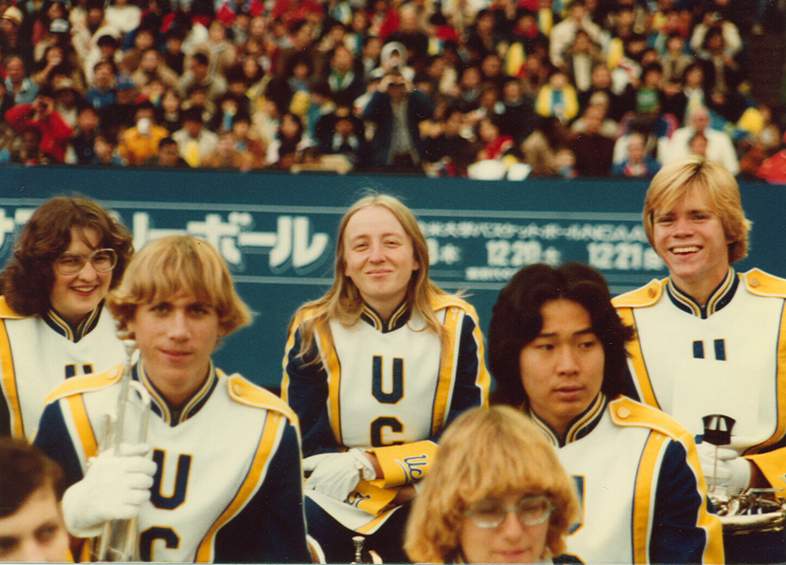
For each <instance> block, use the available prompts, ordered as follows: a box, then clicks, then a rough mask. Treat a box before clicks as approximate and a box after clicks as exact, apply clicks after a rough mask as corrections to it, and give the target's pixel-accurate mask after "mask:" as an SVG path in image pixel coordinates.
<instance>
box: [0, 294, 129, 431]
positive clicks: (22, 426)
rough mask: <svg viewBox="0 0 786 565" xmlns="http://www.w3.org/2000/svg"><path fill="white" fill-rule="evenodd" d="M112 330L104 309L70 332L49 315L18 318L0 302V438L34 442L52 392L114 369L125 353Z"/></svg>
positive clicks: (110, 321) (55, 317) (3, 302)
mask: <svg viewBox="0 0 786 565" xmlns="http://www.w3.org/2000/svg"><path fill="white" fill-rule="evenodd" d="M115 331H116V329H115V321H114V319H113V318H112V316H111V315H110V314H109V311H108V310H106V309H105V308H103V307H102V305H101V306H99V307H98V308H96V309H95V310H94V311H93V312H91V313H90V314H89V315H88V316H87V317H86V318H85V319H84V320H83V321H82V323H81V324H80V325H79V327H78V328H76V329H73V328H71V327H70V326H69V325H68V323H67V322H66V321H65V320H63V319H62V318H61V317H60V316H58V315H57V313H56V312H54V311H53V310H50V311H49V312H48V313H47V314H46V315H44V316H22V315H20V314H17V313H16V312H14V311H13V310H12V309H11V308H10V306H8V304H6V301H5V298H4V297H0V436H8V435H10V436H13V437H18V438H28V439H32V438H33V437H34V436H35V431H36V428H37V427H38V421H39V420H40V419H41V412H42V411H43V410H44V399H45V398H46V395H47V394H49V393H50V392H51V391H52V389H54V388H55V387H56V386H57V385H59V384H60V383H62V382H63V381H64V380H66V379H68V378H71V377H74V376H80V375H89V374H98V373H103V372H104V371H106V370H108V369H110V368H112V367H114V366H115V365H117V363H118V362H119V361H120V360H122V359H123V357H124V355H125V353H124V351H123V344H122V342H121V341H120V340H119V339H117V337H116V335H115Z"/></svg>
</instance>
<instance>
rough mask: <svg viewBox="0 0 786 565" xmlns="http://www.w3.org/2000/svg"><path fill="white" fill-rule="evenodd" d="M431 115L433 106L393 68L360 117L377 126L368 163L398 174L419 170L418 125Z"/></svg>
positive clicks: (420, 148)
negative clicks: (390, 169)
mask: <svg viewBox="0 0 786 565" xmlns="http://www.w3.org/2000/svg"><path fill="white" fill-rule="evenodd" d="M433 113H434V103H433V102H432V101H431V99H430V98H429V97H428V96H426V95H425V94H423V93H422V92H420V91H418V90H414V88H413V85H412V83H411V82H409V81H408V80H406V79H405V78H404V75H403V74H402V73H401V71H399V70H398V69H393V70H392V71H391V72H389V73H388V74H387V75H386V76H385V77H383V78H382V80H381V81H380V83H379V87H378V89H377V91H376V92H374V94H373V95H372V96H371V100H369V102H368V105H367V106H366V108H365V110H364V111H363V114H362V115H361V117H362V118H363V119H364V120H370V121H372V122H374V123H375V124H376V125H377V129H376V131H375V133H374V138H373V139H372V141H371V164H372V165H373V166H376V167H382V168H395V169H396V170H397V171H400V172H401V171H413V172H414V171H422V170H423V169H422V165H421V162H422V160H423V141H422V139H421V137H420V129H419V127H418V126H419V124H420V122H422V121H423V120H426V119H428V118H430V117H431V115H432V114H433Z"/></svg>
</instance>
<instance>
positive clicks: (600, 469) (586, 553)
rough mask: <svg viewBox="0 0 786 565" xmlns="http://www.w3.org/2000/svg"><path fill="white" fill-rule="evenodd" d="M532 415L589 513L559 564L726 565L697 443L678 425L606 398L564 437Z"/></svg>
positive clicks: (628, 403)
mask: <svg viewBox="0 0 786 565" xmlns="http://www.w3.org/2000/svg"><path fill="white" fill-rule="evenodd" d="M531 416H532V419H533V421H534V422H535V423H536V424H537V425H539V426H540V427H541V428H542V429H543V431H544V433H545V434H546V436H547V437H548V438H549V440H550V441H551V442H552V444H553V445H554V447H555V448H557V455H558V456H559V459H560V461H561V462H562V465H563V467H565V471H567V473H568V474H569V475H571V476H572V477H573V479H574V481H575V483H576V489H577V492H578V495H579V501H580V503H581V508H582V517H581V520H580V521H579V522H578V523H575V524H572V525H571V529H570V535H569V536H568V537H567V544H568V549H567V554H566V555H563V556H561V557H560V558H557V559H555V561H556V562H576V561H578V562H581V563H723V557H724V555H723V539H722V533H721V524H720V520H719V519H718V517H717V516H715V515H714V514H710V513H709V512H708V510H707V493H706V485H705V483H704V477H703V475H702V473H701V465H700V463H699V456H698V453H697V452H696V445H695V444H694V442H693V438H692V437H691V436H690V434H689V433H688V432H686V431H685V429H683V428H682V427H681V426H679V425H678V424H677V423H676V422H675V421H674V420H672V419H671V418H669V417H668V416H666V415H665V414H664V413H663V412H660V411H658V410H655V409H653V408H650V407H648V406H644V405H643V404H640V403H638V402H634V401H633V400H631V399H630V398H627V397H625V396H618V397H617V398H616V399H614V400H611V401H608V400H607V399H606V397H605V396H604V395H603V393H601V394H599V395H598V397H597V398H596V399H595V401H594V402H593V403H592V404H591V405H590V406H589V408H587V410H586V411H585V412H584V414H582V415H581V416H579V417H578V418H577V419H576V421H575V422H574V423H573V424H572V425H571V427H570V428H569V429H568V431H567V432H566V433H565V435H564V436H562V437H559V436H558V435H557V434H556V433H555V432H554V431H553V430H551V428H549V426H548V425H547V424H546V423H545V422H544V421H543V420H541V419H539V418H538V417H537V416H535V415H534V414H531Z"/></svg>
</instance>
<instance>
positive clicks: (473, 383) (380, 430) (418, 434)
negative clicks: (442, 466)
mask: <svg viewBox="0 0 786 565" xmlns="http://www.w3.org/2000/svg"><path fill="white" fill-rule="evenodd" d="M433 309H434V312H435V313H436V315H437V318H438V319H439V321H440V322H441V323H442V324H444V325H445V326H446V328H447V332H448V344H447V346H444V347H443V346H442V344H441V343H440V339H439V337H438V336H437V335H436V334H434V333H433V332H431V331H427V330H425V321H424V320H423V319H422V317H421V316H420V315H418V314H415V313H413V312H411V311H410V310H408V309H407V308H406V302H404V303H402V304H401V305H400V306H399V308H398V309H397V310H396V311H395V312H394V313H393V314H392V316H391V317H390V319H389V321H388V322H387V323H385V322H383V321H382V319H381V318H380V316H379V315H378V314H377V313H376V312H375V311H374V310H373V309H372V308H370V307H369V306H368V305H366V306H365V307H364V310H363V313H362V315H361V318H360V321H359V322H358V323H357V324H355V325H354V326H352V327H349V328H346V327H344V326H342V325H341V324H340V323H339V322H337V321H331V322H329V324H327V325H326V326H324V327H317V328H316V331H315V342H314V347H313V349H312V351H309V352H307V353H306V355H305V357H304V358H300V357H299V355H300V353H301V329H300V325H301V324H302V323H303V322H305V321H306V320H308V319H309V318H311V317H312V316H314V315H315V312H314V311H313V310H308V309H302V310H301V311H299V312H298V313H297V315H296V317H295V320H294V322H293V324H292V326H291V328H290V332H289V339H288V342H287V350H286V355H285V357H284V377H283V382H282V398H283V399H284V400H285V401H287V402H288V403H289V405H290V406H291V407H292V409H293V410H294V411H295V412H296V413H297V415H298V418H299V420H300V426H301V431H302V433H303V456H304V457H306V458H308V457H310V456H314V455H318V454H324V453H331V452H333V453H336V452H341V451H346V450H347V449H348V448H359V449H360V450H368V451H371V452H373V453H374V454H376V456H377V458H378V461H379V464H380V466H381V468H382V470H383V472H384V479H375V480H371V481H366V480H362V479H361V481H360V483H359V484H358V486H357V487H356V488H355V490H354V492H352V493H350V495H349V496H348V497H347V499H346V500H344V501H341V500H338V499H336V498H332V497H330V496H328V495H326V494H323V493H321V492H317V491H314V490H308V489H307V490H306V511H307V515H308V520H309V533H310V534H311V535H312V536H313V537H315V538H316V539H317V541H319V542H320V543H322V544H323V546H324V544H325V541H326V540H325V537H328V538H330V537H331V536H326V535H321V533H320V532H319V531H317V529H319V528H320V526H319V525H317V521H316V518H315V519H314V520H312V515H314V514H316V515H318V516H322V517H324V513H327V514H328V515H329V516H330V517H332V518H333V519H334V520H335V521H337V522H339V523H340V524H341V525H343V527H344V528H345V529H347V533H348V534H349V535H354V533H353V532H352V531H354V532H357V533H362V534H366V535H369V534H373V533H374V532H377V531H378V530H379V528H380V527H381V526H382V525H383V524H385V523H386V521H388V520H389V519H390V518H391V517H392V516H394V514H395V513H396V511H397V510H399V509H400V508H402V507H401V506H396V507H393V506H391V504H390V503H391V502H392V501H393V499H394V498H395V496H396V494H397V493H398V491H399V490H400V488H401V487H402V486H403V485H407V484H417V482H418V481H419V480H420V479H422V478H423V477H425V475H426V473H427V472H428V468H429V465H430V464H431V462H432V460H433V457H434V454H435V452H436V449H437V436H438V435H439V434H440V433H441V431H442V430H443V429H444V428H445V427H446V426H447V424H448V423H450V422H451V421H452V420H453V418H455V417H456V416H457V415H459V414H460V413H461V412H463V411H464V410H467V409H468V408H472V407H475V406H481V405H486V403H487V401H488V399H487V397H488V390H489V384H490V377H489V375H488V372H487V371H486V368H485V363H484V356H483V337H482V335H481V332H480V327H479V324H478V319H477V315H476V313H475V310H474V308H473V307H472V306H471V305H469V304H468V303H466V302H465V301H463V300H461V299H459V298H455V297H451V296H441V297H438V298H437V299H436V300H435V303H434V304H433ZM307 461H308V460H307ZM315 506H318V507H319V508H321V509H322V512H320V511H319V509H318V508H315ZM402 516H403V515H402ZM401 518H402V517H401V516H399V517H398V519H399V520H400V519H401ZM321 520H322V518H320V522H319V523H321V524H323V523H324V521H321ZM328 522H330V520H328ZM393 523H394V522H391V524H393ZM401 525H402V527H403V522H402V523H401ZM391 527H392V526H391ZM331 535H332V534H331ZM393 542H395V543H397V544H398V546H399V550H400V545H401V542H400V540H393V539H391V543H393ZM328 543H329V542H328ZM351 547H352V546H351V543H350V544H347V550H351ZM326 553H327V552H326ZM384 557H385V555H384V554H383V558H384Z"/></svg>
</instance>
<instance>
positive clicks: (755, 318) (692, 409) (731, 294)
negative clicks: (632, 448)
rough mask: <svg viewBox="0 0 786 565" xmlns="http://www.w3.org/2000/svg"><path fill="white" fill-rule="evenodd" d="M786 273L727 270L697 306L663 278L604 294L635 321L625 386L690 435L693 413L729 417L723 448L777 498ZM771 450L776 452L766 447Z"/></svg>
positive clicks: (785, 366)
mask: <svg viewBox="0 0 786 565" xmlns="http://www.w3.org/2000/svg"><path fill="white" fill-rule="evenodd" d="M785 299H786V280H783V279H780V278H778V277H774V276H772V275H769V274H767V273H765V272H763V271H760V270H758V269H753V270H751V271H748V272H747V273H744V274H741V275H737V274H736V273H735V272H734V269H729V273H728V274H727V276H726V278H725V279H724V281H723V282H722V283H721V284H720V286H719V287H718V288H717V289H716V290H715V291H714V292H713V294H712V295H711V296H710V298H709V300H708V301H707V305H706V306H704V307H701V306H699V305H698V304H697V303H696V302H695V301H694V300H693V299H692V298H691V297H690V296H688V295H686V294H685V293H683V292H681V291H680V290H679V289H678V288H677V287H676V286H675V285H674V283H673V282H671V280H670V279H664V280H662V281H652V282H651V283H649V284H648V285H647V286H645V287H642V288H640V289H638V290H635V291H633V292H630V293H628V294H623V295H622V296H618V297H617V298H615V299H614V300H613V303H614V305H615V307H616V308H617V309H618V312H619V313H620V316H621V317H622V319H623V320H624V321H625V322H626V323H627V324H629V325H633V326H634V327H635V328H636V336H637V338H636V340H635V341H634V342H632V344H631V345H630V346H629V348H628V350H629V352H630V355H631V356H630V359H629V361H628V368H629V371H630V375H631V381H630V383H629V384H630V386H631V390H630V391H629V394H630V395H631V396H632V397H634V398H636V399H639V400H641V401H642V402H644V403H645V404H648V405H650V406H654V407H656V408H660V409H661V410H663V411H664V412H666V413H667V414H669V415H670V416H672V417H673V418H674V419H675V420H677V421H678V422H679V423H680V424H682V425H683V426H685V427H686V428H687V429H688V431H689V432H691V433H692V434H694V436H701V434H702V433H703V431H704V428H703V422H702V417H703V416H706V415H709V414H724V415H726V416H731V417H732V418H734V419H735V420H736V423H735V425H734V428H733V430H732V443H731V445H729V446H727V447H729V448H731V449H734V450H735V451H737V452H738V453H739V454H740V455H743V456H745V458H746V459H748V460H749V461H752V462H753V463H754V464H755V465H756V466H757V467H758V468H759V469H760V470H761V472H762V473H763V474H764V476H765V477H766V478H767V480H768V481H769V483H770V484H771V485H772V486H773V487H776V488H778V487H781V488H785V490H783V491H780V493H779V496H781V497H784V498H786V475H785V474H784V473H786V464H784V461H786V449H784V448H786V324H785V323H784V319H783V317H784V302H785ZM775 450H778V453H779V455H778V454H771V453H772V452H773V451H775Z"/></svg>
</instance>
